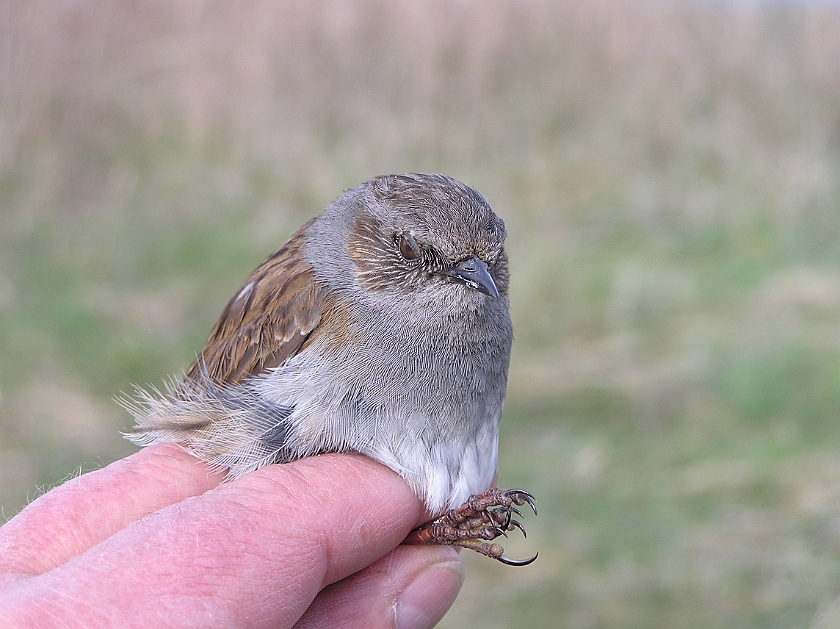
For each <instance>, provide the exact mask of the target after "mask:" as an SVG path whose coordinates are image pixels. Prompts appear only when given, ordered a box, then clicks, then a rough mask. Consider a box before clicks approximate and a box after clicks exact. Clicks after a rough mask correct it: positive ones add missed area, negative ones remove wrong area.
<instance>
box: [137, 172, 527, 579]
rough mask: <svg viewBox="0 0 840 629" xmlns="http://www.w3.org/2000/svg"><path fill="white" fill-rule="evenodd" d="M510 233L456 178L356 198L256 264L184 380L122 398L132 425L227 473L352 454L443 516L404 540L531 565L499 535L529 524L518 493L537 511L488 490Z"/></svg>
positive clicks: (373, 184)
mask: <svg viewBox="0 0 840 629" xmlns="http://www.w3.org/2000/svg"><path fill="white" fill-rule="evenodd" d="M505 236H506V231H505V225H504V223H503V221H502V220H501V219H500V218H499V217H498V216H496V215H495V214H494V213H493V210H492V209H491V208H490V205H489V204H488V203H487V201H486V200H485V199H484V197H483V196H482V195H481V194H479V193H478V192H477V191H476V190H474V189H472V188H470V187H468V186H466V185H464V184H463V183H461V182H459V181H456V180H454V179H451V178H450V177H446V176H444V175H422V174H407V175H386V176H380V177H377V178H375V179H373V180H371V181H368V182H367V183H364V184H362V185H361V186H359V187H358V188H355V189H353V190H350V191H348V192H345V193H344V194H343V195H341V196H340V197H339V198H338V199H336V200H335V201H334V202H333V203H332V204H331V205H330V206H329V207H328V208H327V209H326V211H325V212H324V213H323V214H321V215H320V216H318V217H316V218H314V219H312V220H311V221H309V222H308V223H306V224H305V225H304V226H303V227H301V228H300V229H299V230H298V231H296V232H295V233H294V234H293V235H292V236H291V238H289V240H288V242H286V244H285V245H284V246H283V247H282V248H281V249H280V250H279V251H277V252H276V253H274V254H273V255H271V256H270V257H269V258H268V259H267V260H266V261H265V262H263V263H262V264H261V265H260V266H259V267H257V269H256V270H255V271H254V272H253V273H252V274H251V276H250V277H249V278H248V280H247V281H246V282H245V285H244V286H243V287H242V288H241V289H240V290H239V291H238V292H237V293H236V295H234V297H233V298H232V299H231V300H230V302H229V303H228V305H227V306H226V307H225V309H224V311H223V312H222V315H221V317H220V318H219V321H218V322H217V323H216V327H215V328H214V329H213V331H212V333H211V334H210V338H209V339H208V340H207V343H206V344H205V346H204V348H203V349H202V350H201V353H200V354H199V355H198V358H197V359H196V361H195V362H194V363H193V365H192V366H191V367H190V369H189V370H188V371H187V373H186V374H185V377H184V378H182V379H180V380H177V381H172V382H170V383H169V384H168V386H167V390H166V392H164V393H160V392H158V391H152V392H144V391H142V390H140V391H139V399H138V400H137V401H133V402H131V401H129V402H128V403H126V405H127V407H128V408H129V410H130V411H131V412H132V413H133V414H134V416H135V418H136V420H137V423H136V426H135V427H134V428H133V429H132V430H131V431H130V433H129V435H128V437H129V438H130V439H131V440H132V441H133V442H135V443H137V444H139V445H149V444H152V443H157V442H161V441H174V442H177V443H179V444H181V445H182V446H184V447H185V448H186V449H187V450H189V451H190V452H191V453H193V454H194V455H196V456H197V457H199V458H201V459H203V460H205V461H207V462H208V463H209V464H210V465H211V466H212V467H214V468H218V469H226V470H229V471H228V475H229V477H231V478H236V477H239V476H241V475H243V474H246V473H248V472H250V471H253V470H256V469H257V468H260V467H262V466H264V465H268V464H271V463H283V462H288V461H293V460H295V459H299V458H301V457H306V456H310V455H314V454H318V453H320V452H358V453H361V454H364V455H367V456H369V457H371V458H372V459H374V460H376V461H379V462H380V463H383V464H385V465H387V466H388V467H390V468H391V469H393V470H394V471H396V472H397V473H398V474H400V475H401V476H402V477H403V478H404V479H405V480H406V481H407V482H408V484H409V485H410V486H411V487H412V489H413V490H414V492H415V493H416V494H417V495H418V496H419V497H421V498H422V499H423V501H424V502H425V504H426V506H427V508H428V509H429V511H430V512H432V513H441V512H443V511H444V510H446V509H448V510H449V511H448V512H447V513H446V514H445V515H443V516H442V517H441V518H439V519H438V520H435V521H433V522H431V523H428V524H427V525H424V526H423V527H421V528H420V529H417V530H415V531H413V532H412V534H411V535H410V536H409V538H408V539H407V540H406V541H407V542H409V543H431V544H453V545H458V546H464V547H468V548H472V549H474V550H477V551H478V552H481V553H483V554H485V555H488V556H491V557H493V558H495V559H499V560H501V561H503V562H505V563H509V564H514V565H523V564H526V563H530V562H531V561H533V559H529V560H525V561H514V560H511V559H508V558H507V557H505V556H504V555H503V552H504V551H503V549H502V548H501V547H500V546H499V545H498V544H491V543H488V541H489V540H493V539H495V538H496V537H497V536H499V535H504V534H505V532H506V531H508V530H512V529H513V528H519V529H522V527H521V525H520V523H519V522H518V521H517V520H515V519H513V517H512V514H514V513H515V514H519V511H517V509H516V506H515V505H523V504H528V505H529V506H530V507H532V508H533V507H534V502H533V497H532V496H531V495H530V494H529V493H528V492H525V491H522V490H508V491H502V490H499V489H495V488H492V489H488V488H489V487H490V485H491V484H492V481H493V477H494V474H495V472H496V465H497V449H498V436H499V418H500V417H501V414H502V406H503V404H504V399H505V386H506V383H507V373H508V362H509V359H510V348H511V342H512V339H513V331H512V326H511V321H510V315H509V312H508V262H507V256H506V254H505V250H504V246H503V245H504V239H505ZM462 503H463V504H462ZM459 505H460V506H459ZM534 512H535V513H536V509H534ZM523 532H524V531H523ZM483 540H488V541H483ZM534 558H536V557H534Z"/></svg>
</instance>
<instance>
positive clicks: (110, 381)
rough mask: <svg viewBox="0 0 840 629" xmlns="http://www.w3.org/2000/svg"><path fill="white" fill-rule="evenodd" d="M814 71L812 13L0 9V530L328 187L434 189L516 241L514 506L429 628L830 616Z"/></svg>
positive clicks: (832, 312)
mask: <svg viewBox="0 0 840 629" xmlns="http://www.w3.org/2000/svg"><path fill="white" fill-rule="evenodd" d="M838 60H840V9H838V8H837V7H831V6H811V7H810V8H809V7H801V6H795V5H792V4H786V3H769V4H767V5H760V4H755V5H749V6H738V7H735V6H731V5H726V4H725V3H700V2H698V3H686V2H665V1H663V2H630V1H627V2H607V1H603V2H588V1H587V0H560V1H558V2H543V1H539V0H520V1H514V0H486V1H483V2H455V1H453V0H420V1H418V0H414V1H410V2H409V1H408V0H404V1H399V2H384V1H381V2H380V1H376V0H358V1H355V2H328V1H326V0H323V1H317V2H303V1H300V2H284V3H272V2H269V1H268V0H253V1H251V2H248V3H241V4H234V3H230V4H226V3H212V4H211V3H198V2H192V1H191V2H182V3H132V2H128V1H118V2H105V1H104V0H96V1H94V0H85V1H81V2H71V1H69V0H61V1H47V0H35V1H32V2H18V1H16V0H0V77H1V78H0V505H2V507H3V513H4V514H5V516H6V517H10V516H11V515H12V514H14V513H15V512H16V511H17V510H18V509H19V508H20V507H21V506H23V505H24V504H25V503H26V502H27V501H28V500H30V499H31V498H32V497H33V496H34V495H36V494H37V492H38V491H40V490H41V489H39V488H43V487H45V486H46V487H48V486H50V485H53V484H55V483H57V482H59V481H61V480H62V479H63V478H66V477H67V476H68V475H72V474H74V473H77V471H78V469H79V468H81V469H83V470H87V469H91V468H94V467H97V466H100V465H102V464H105V463H107V462H109V461H111V460H113V459H115V458H118V457H121V456H124V455H126V454H128V453H129V452H131V451H133V448H132V446H130V444H128V443H127V442H125V441H123V440H122V439H121V438H120V437H119V434H118V431H119V430H120V429H125V428H126V427H128V425H129V424H130V419H129V417H128V416H127V415H126V414H125V413H123V412H122V411H121V409H120V408H119V407H118V406H117V405H116V404H115V403H114V402H113V401H112V399H113V397H114V396H116V395H117V394H119V392H120V391H127V390H130V385H131V383H135V382H136V383H158V382H160V379H161V378H162V377H163V376H165V375H167V374H170V373H176V372H178V371H179V370H181V369H183V368H185V367H186V366H187V365H188V364H189V363H190V362H191V360H192V358H193V357H194V355H195V352H196V351H197V350H198V349H199V348H200V346H201V344H202V343H203V341H204V338H205V336H206V334H207V333H208V331H209V329H210V327H211V326H212V324H213V322H214V321H215V319H216V317H217V315H218V313H219V311H220V310H221V308H222V306H223V305H224V303H225V302H226V300H227V299H228V298H229V297H230V295H231V294H232V293H233V291H234V290H235V289H236V288H237V287H238V286H239V284H240V282H241V281H242V280H243V279H244V278H245V276H246V275H247V274H248V272H249V271H250V270H251V269H252V268H253V267H254V266H255V265H256V264H257V263H259V262H260V261H261V260H262V259H263V258H264V257H265V256H266V255H268V254H269V253H270V252H272V251H273V250H274V249H276V248H277V247H278V246H279V245H280V244H282V242H283V240H284V239H285V238H286V237H287V236H288V235H289V234H290V233H291V232H292V231H293V229H295V228H296V227H297V226H298V225H299V224H300V223H302V222H303V221H304V220H305V219H307V218H308V217H310V216H313V215H315V214H316V213H318V212H320V211H321V210H322V209H323V208H324V207H325V206H326V205H327V204H328V203H329V202H330V201H331V200H332V199H333V198H334V197H336V196H337V195H338V194H340V192H341V191H342V190H344V189H346V188H349V187H353V186H355V185H357V184H358V183H360V182H362V181H364V180H366V179H368V178H370V177H371V176H373V175H376V174H379V173H383V172H401V171H440V172H446V173H448V174H451V175H453V176H455V177H457V178H459V179H462V180H464V181H466V182H468V183H470V184H472V185H474V186H475V187H477V188H478V189H479V190H481V191H482V192H483V193H484V194H485V196H486V197H487V198H488V199H489V200H490V202H491V204H492V205H493V206H494V208H495V209H496V211H497V212H498V213H499V214H501V215H502V216H503V217H504V218H505V220H506V222H507V224H508V229H509V232H510V237H509V241H508V242H509V247H508V248H509V253H510V258H511V267H512V282H513V283H512V309H513V316H514V325H515V329H516V344H515V349H514V356H513V362H512V368H511V381H510V386H509V393H508V404H507V408H506V412H505V419H504V428H503V434H502V446H501V458H502V467H501V471H500V484H502V485H506V486H523V487H525V488H528V489H530V490H532V491H534V493H536V495H537V496H538V499H539V508H540V516H539V517H538V518H536V519H534V518H531V519H529V520H528V521H527V528H528V531H529V537H528V540H526V541H522V542H518V541H517V542H511V544H510V551H511V554H513V555H514V556H517V555H524V554H526V553H528V552H530V551H532V550H535V549H536V550H539V551H540V558H539V560H538V562H537V563H535V564H534V565H533V566H532V567H530V568H526V569H521V570H514V569H510V568H504V567H502V566H498V565H495V564H490V562H488V561H486V560H485V561H482V560H481V559H480V558H477V557H466V558H465V561H467V562H468V564H469V573H468V578H467V581H466V584H465V587H464V590H463V592H462V595H461V597H460V598H459V600H458V602H457V603H456V605H455V607H454V608H453V609H452V610H451V612H450V613H449V615H448V616H447V617H446V618H445V619H444V621H443V622H442V623H441V626H442V627H447V628H448V627H467V626H470V627H471V626H481V627H484V628H485V629H492V628H495V627H508V626H522V627H569V628H573V629H595V628H605V629H606V628H610V629H622V628H642V627H645V628H662V629H665V628H669V629H670V628H695V627H696V628H698V629H700V628H703V629H706V628H716V627H739V628H756V629H757V628H776V627H778V628H780V629H781V628H785V629H787V628H809V627H813V628H817V627H819V628H823V627H834V626H840V424H838V412H839V411H840V245H839V243H840V62H838Z"/></svg>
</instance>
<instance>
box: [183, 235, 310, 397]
mask: <svg viewBox="0 0 840 629" xmlns="http://www.w3.org/2000/svg"><path fill="white" fill-rule="evenodd" d="M311 223H312V221H309V222H308V223H306V224H305V225H304V226H303V227H301V228H300V229H299V230H297V231H296V232H295V233H294V234H292V236H291V237H290V238H289V240H288V241H287V242H286V244H285V245H283V247H281V248H280V249H279V250H278V251H277V252H276V253H274V254H273V255H272V256H270V257H269V258H268V259H267V260H266V261H265V262H263V263H262V264H261V265H260V266H258V267H257V268H256V270H255V271H254V272H253V273H251V276H250V277H249V278H248V280H247V281H246V282H245V284H244V286H243V287H242V288H241V289H240V290H239V292H238V293H237V294H236V295H234V296H233V298H232V299H231V300H230V301H229V302H228V305H227V306H226V307H225V309H224V311H223V312H222V316H221V317H219V320H218V322H217V323H216V327H214V328H213V331H212V332H211V333H210V338H208V339H207V343H205V344H204V348H203V349H202V350H201V353H200V354H199V356H198V358H197V359H196V361H195V362H194V363H193V365H192V367H190V369H189V371H188V372H187V376H188V377H190V378H195V377H197V376H198V375H199V373H200V372H201V371H202V370H206V374H207V375H209V376H210V377H211V378H212V379H213V380H216V381H217V382H225V383H229V384H234V383H237V382H239V381H240V380H242V379H243V378H245V377H247V376H250V375H253V374H257V373H260V372H261V371H265V370H266V369H270V368H272V367H277V366H278V365H280V363H282V362H283V361H284V360H286V358H288V357H289V356H292V355H294V354H295V353H296V352H297V351H298V350H299V349H300V346H301V345H302V344H303V342H304V341H305V340H306V337H307V336H308V335H309V333H310V332H312V330H313V329H314V328H315V326H316V325H318V322H319V321H320V320H321V311H322V308H323V298H324V296H323V291H322V289H321V288H320V287H319V286H317V285H316V284H315V281H314V276H313V273H312V267H311V266H310V265H309V264H308V263H306V262H305V261H304V259H303V251H302V249H303V244H304V240H305V232H306V230H307V228H308V227H309V226H310V225H311Z"/></svg>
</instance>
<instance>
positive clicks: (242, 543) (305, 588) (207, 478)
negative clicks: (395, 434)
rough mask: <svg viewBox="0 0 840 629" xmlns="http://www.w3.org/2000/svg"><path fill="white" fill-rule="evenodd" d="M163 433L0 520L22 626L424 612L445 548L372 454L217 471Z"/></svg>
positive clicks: (427, 623)
mask: <svg viewBox="0 0 840 629" xmlns="http://www.w3.org/2000/svg"><path fill="white" fill-rule="evenodd" d="M221 480H222V476H221V475H219V474H214V473H210V472H208V470H207V467H206V465H205V464H203V463H202V462H200V461H198V460H197V459H195V458H193V457H192V456H190V455H189V454H187V453H186V452H184V451H183V450H181V449H180V448H178V447H175V446H172V445H158V446H153V447H150V448H147V449H144V450H142V451H141V452H138V453H136V454H134V455H132V456H129V457H127V458H126V459H123V460H120V461H117V462H115V463H113V464H111V465H109V466H108V467H106V468H104V469H102V470H97V471H95V472H91V473H88V474H84V475H82V476H80V477H78V478H75V479H73V480H71V481H69V482H67V483H65V484H64V485H62V486H60V487H58V488H56V489H53V490H52V491H50V492H48V493H47V494H45V495H43V496H41V497H40V498H38V499H37V500H35V501H34V502H32V504H30V505H29V506H28V507H26V508H25V509H24V510H23V511H21V513H19V514H18V515H17V516H15V517H14V518H12V519H11V520H10V521H9V522H7V523H6V524H5V525H3V527H2V528H0V618H2V619H3V624H4V625H5V623H8V625H5V626H19V627H23V626H33V627H34V626H37V627H81V626H84V627H97V626H120V627H123V626H124V627H132V626H138V627H139V626H142V627H149V626H154V627H186V626H193V627H195V626H200V627H230V626H237V627H337V628H340V627H399V628H400V629H415V628H418V629H419V628H421V627H432V626H434V624H435V623H436V622H437V621H438V620H439V619H440V618H441V617H442V616H443V614H444V613H445V612H446V610H447V609H448V608H449V606H450V605H451V604H452V602H453V601H454V598H455V596H456V594H457V592H458V589H459V588H460V584H461V582H462V578H463V569H462V566H461V562H460V560H459V558H458V555H457V553H456V552H455V551H454V550H453V549H452V548H448V547H441V546H399V543H400V542H401V541H402V540H403V539H404V538H405V536H406V534H407V533H408V532H409V531H410V530H411V529H412V528H413V527H415V526H417V525H418V524H420V523H421V522H423V521H424V520H425V519H428V514H426V513H425V512H424V508H423V505H422V503H421V501H420V500H419V499H418V498H417V497H416V496H415V495H414V493H413V492H412V491H411V489H410V488H409V487H408V485H407V484H406V483H405V482H404V481H403V480H402V479H401V478H400V477H399V476H397V475H396V474H395V473H394V472H392V471H390V470H389V469H388V468H386V467H384V466H382V465H379V464H377V463H374V462H373V461H371V460H369V459H367V458H365V457H361V456H355V455H346V454H341V455H339V454H326V455H322V456H317V457H310V458H305V459H301V460H299V461H296V462H294V463H290V464H286V465H272V466H269V467H265V468H262V469H260V470H258V471H256V472H254V473H252V474H248V475H246V476H244V477H242V478H240V479H238V480H235V481H233V482H229V483H221Z"/></svg>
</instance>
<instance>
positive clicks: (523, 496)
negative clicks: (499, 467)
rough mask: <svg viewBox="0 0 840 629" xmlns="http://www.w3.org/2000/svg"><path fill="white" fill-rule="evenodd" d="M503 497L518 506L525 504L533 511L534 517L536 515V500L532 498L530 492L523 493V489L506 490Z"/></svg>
mask: <svg viewBox="0 0 840 629" xmlns="http://www.w3.org/2000/svg"><path fill="white" fill-rule="evenodd" d="M505 496H507V497H508V498H510V499H511V500H513V502H515V503H516V504H518V505H523V504H527V505H528V506H529V507H531V509H532V510H533V511H534V515H537V505H536V504H535V503H536V502H537V499H536V498H534V495H533V494H532V493H531V492H529V491H525V490H524V489H508V490H507V491H506V492H505Z"/></svg>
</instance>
